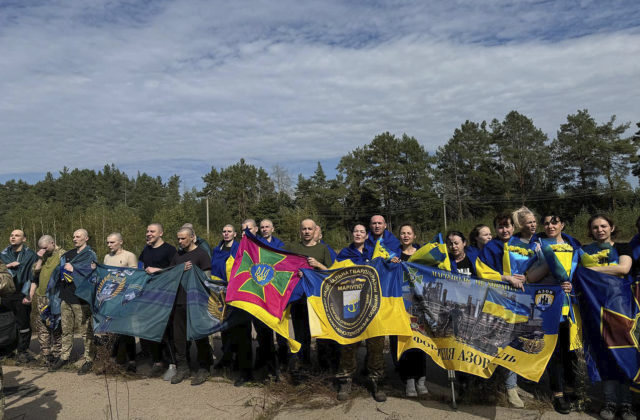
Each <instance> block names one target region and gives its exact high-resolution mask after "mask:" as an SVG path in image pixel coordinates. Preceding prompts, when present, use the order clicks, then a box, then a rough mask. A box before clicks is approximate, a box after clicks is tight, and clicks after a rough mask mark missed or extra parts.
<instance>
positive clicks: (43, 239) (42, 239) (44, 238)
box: [38, 235, 56, 246]
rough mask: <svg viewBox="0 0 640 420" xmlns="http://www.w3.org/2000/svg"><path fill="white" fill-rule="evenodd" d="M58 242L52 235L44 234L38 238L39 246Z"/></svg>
mask: <svg viewBox="0 0 640 420" xmlns="http://www.w3.org/2000/svg"><path fill="white" fill-rule="evenodd" d="M51 243H56V241H55V240H54V239H53V236H51V235H42V236H41V237H40V239H38V246H43V245H44V244H51Z"/></svg>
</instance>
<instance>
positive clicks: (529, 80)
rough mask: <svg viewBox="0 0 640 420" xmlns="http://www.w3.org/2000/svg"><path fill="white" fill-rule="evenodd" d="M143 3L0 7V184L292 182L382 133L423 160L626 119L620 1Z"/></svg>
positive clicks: (628, 81) (632, 62)
mask: <svg viewBox="0 0 640 420" xmlns="http://www.w3.org/2000/svg"><path fill="white" fill-rule="evenodd" d="M142 4H143V6H139V5H138V2H131V3H128V2H120V3H118V2H108V3H105V4H103V5H100V6H93V7H92V8H91V9H87V8H83V7H82V6H78V5H73V3H71V2H67V1H65V2H63V3H60V4H56V5H51V6H48V7H47V6H37V7H23V8H20V9H17V8H11V7H8V8H5V12H7V13H5V16H8V17H7V18H5V21H2V20H1V18H0V28H4V29H0V51H2V56H3V60H2V62H1V63H0V91H1V92H3V93H2V96H0V142H1V144H2V150H3V153H2V155H3V156H4V157H7V156H19V157H28V159H24V158H23V159H6V158H5V159H2V167H1V168H0V173H20V172H31V171H33V170H34V169H41V170H42V171H47V170H52V171H56V170H59V169H60V168H61V167H62V166H64V165H66V166H69V167H76V166H80V167H98V168H99V167H101V166H102V165H103V164H104V163H111V162H114V163H115V164H116V165H117V166H126V167H129V168H131V167H135V165H136V163H135V162H136V161H139V160H140V161H164V162H166V160H172V159H173V160H175V159H178V160H179V159H184V160H188V159H196V160H199V161H204V162H207V163H209V164H210V165H215V166H218V167H219V166H226V165H229V164H232V163H234V162H236V161H237V160H238V159H239V158H241V157H245V158H246V159H247V160H248V161H254V162H262V163H263V164H264V165H265V167H266V168H267V169H268V168H270V167H271V166H272V165H274V164H276V163H279V164H281V165H286V166H288V167H296V165H297V164H298V162H300V161H314V160H327V161H335V159H336V158H339V157H340V156H342V155H344V154H346V153H347V152H349V151H350V150H352V149H354V148H355V147H357V146H360V145H362V144H365V143H368V142H369V141H371V139H372V138H373V137H374V136H375V135H376V134H378V133H380V132H383V131H390V132H393V133H396V134H402V133H403V132H406V133H407V134H409V135H412V136H414V137H416V138H417V139H418V140H419V141H420V142H421V143H422V144H424V145H425V147H426V148H427V149H429V150H435V148H437V147H438V146H439V145H442V144H444V143H445V142H446V140H447V139H448V138H449V137H450V135H451V134H452V133H453V130H454V129H455V128H456V127H458V126H459V125H460V124H461V123H463V122H464V121H465V120H467V119H469V120H475V121H480V120H484V119H486V120H490V119H492V118H498V119H502V118H503V117H504V115H506V113H508V112H509V111H510V110H512V109H516V110H518V111H519V112H521V113H524V114H525V115H527V116H529V117H531V118H532V119H533V120H534V123H535V124H536V125H538V126H539V127H541V128H542V129H543V130H544V131H545V132H547V133H548V134H549V135H550V137H553V136H554V135H555V131H556V130H557V128H558V127H559V125H560V124H561V123H562V122H563V121H564V120H565V118H566V115H567V114H569V113H574V112H575V111H576V110H577V109H582V108H588V109H589V111H590V112H591V113H592V115H594V116H595V117H596V119H597V120H598V121H604V120H606V119H608V117H609V116H610V115H612V114H617V115H618V119H619V120H620V121H634V122H635V120H637V118H638V117H637V115H638V108H637V98H638V97H639V96H640V85H639V84H638V83H637V80H639V78H640V77H639V76H640V66H639V64H638V60H637V57H638V54H639V53H640V34H639V33H638V31H637V27H635V28H634V25H637V24H636V23H635V22H637V21H638V20H637V17H638V7H637V6H635V5H634V3H632V2H620V3H619V4H618V5H617V7H611V8H603V7H600V6H599V5H598V4H597V3H592V2H585V3H584V4H582V5H581V7H582V8H581V7H578V6H577V5H573V4H571V3H569V2H542V3H540V2H529V3H524V5H521V6H519V7H518V8H514V6H512V3H511V2H499V1H498V2H492V3H487V4H486V5H485V6H484V7H479V6H477V2H464V1H460V2H457V3H453V4H452V5H447V6H438V5H437V4H436V5H423V4H422V3H409V2H397V3H391V2H389V3H379V4H378V5H377V6H375V7H374V6H370V5H367V4H366V3H365V4H358V5H355V6H354V5H351V3H350V2H346V3H343V2H313V3H310V4H309V5H305V6H304V7H301V6H300V5H299V3H298V2H288V3H287V2H279V3H278V5H279V6H278V7H277V8H274V6H273V4H272V3H271V2H266V1H256V2H253V3H251V4H249V3H244V2H242V3H231V5H229V4H228V3H218V4H216V3H212V2H175V3H174V2H147V3H142ZM0 15H2V13H1V12H0ZM141 166H143V165H141ZM205 166H207V165H205ZM313 168H315V165H313ZM313 168H311V170H313ZM178 173H179V174H180V172H178ZM184 175H185V176H186V175H187V174H184Z"/></svg>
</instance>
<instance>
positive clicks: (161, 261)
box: [138, 223, 177, 381]
mask: <svg viewBox="0 0 640 420" xmlns="http://www.w3.org/2000/svg"><path fill="white" fill-rule="evenodd" d="M163 235H164V228H163V226H162V224H160V223H151V224H150V225H149V226H147V233H146V235H145V240H146V242H147V245H146V246H145V247H144V248H143V249H142V252H141V253H140V256H139V257H138V261H140V262H141V263H142V268H144V270H145V271H146V272H147V273H149V274H153V273H157V272H158V271H160V270H163V269H165V268H167V267H169V266H170V265H171V260H172V259H173V256H174V255H175V254H176V252H177V251H176V248H175V247H174V246H173V245H170V244H168V243H166V242H165V241H164V239H163V238H162V236H163ZM165 344H166V342H165ZM140 346H141V347H142V349H143V351H144V352H149V353H151V360H152V363H153V364H152V366H151V373H150V376H152V377H155V376H160V375H162V372H164V365H163V363H162V345H161V343H156V342H155V341H149V340H145V339H142V338H141V339H140ZM174 373H175V368H174V369H173V370H168V371H167V375H166V376H165V377H164V378H163V379H165V380H167V381H169V380H171V376H172V375H173V374H174Z"/></svg>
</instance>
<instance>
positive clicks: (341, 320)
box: [302, 259, 412, 344]
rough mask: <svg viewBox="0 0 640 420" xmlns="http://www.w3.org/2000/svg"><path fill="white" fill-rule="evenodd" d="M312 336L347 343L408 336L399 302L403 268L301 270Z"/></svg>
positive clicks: (373, 264)
mask: <svg viewBox="0 0 640 420" xmlns="http://www.w3.org/2000/svg"><path fill="white" fill-rule="evenodd" d="M302 271H303V273H304V277H303V287H304V291H305V294H306V295H307V305H308V306H309V329H310V330H311V336H312V337H317V338H328V339H331V340H334V341H336V342H338V343H340V344H351V343H357V342H359V341H362V340H364V339H366V338H371V337H379V336H385V335H398V336H408V337H409V336H411V335H412V332H411V328H410V326H409V318H408V316H407V313H406V311H405V309H404V303H403V300H402V266H401V265H400V264H394V263H390V262H387V261H384V260H382V259H377V260H375V261H373V262H371V263H368V264H366V265H356V266H353V267H347V268H341V269H339V270H332V271H329V270H328V271H314V270H309V269H304V270H302Z"/></svg>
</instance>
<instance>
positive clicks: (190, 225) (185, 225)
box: [180, 223, 196, 235]
mask: <svg viewBox="0 0 640 420" xmlns="http://www.w3.org/2000/svg"><path fill="white" fill-rule="evenodd" d="M182 228H189V229H191V230H192V231H193V234H194V235H195V233H196V230H195V229H194V228H193V224H192V223H185V224H184V225H182V227H181V228H180V229H182Z"/></svg>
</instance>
